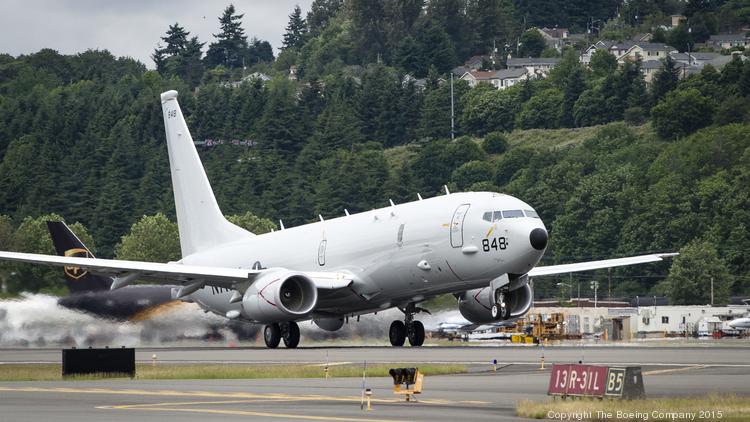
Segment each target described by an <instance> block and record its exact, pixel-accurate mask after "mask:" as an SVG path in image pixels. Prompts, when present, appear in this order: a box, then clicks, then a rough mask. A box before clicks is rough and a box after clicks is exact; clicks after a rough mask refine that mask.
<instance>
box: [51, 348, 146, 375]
mask: <svg viewBox="0 0 750 422" xmlns="http://www.w3.org/2000/svg"><path fill="white" fill-rule="evenodd" d="M80 374H110V375H116V376H122V374H126V375H128V376H130V377H131V378H134V377H135V349H133V348H125V347H123V348H120V349H110V348H104V349H92V348H88V349H76V348H73V349H63V351H62V375H63V377H66V376H70V375H80Z"/></svg>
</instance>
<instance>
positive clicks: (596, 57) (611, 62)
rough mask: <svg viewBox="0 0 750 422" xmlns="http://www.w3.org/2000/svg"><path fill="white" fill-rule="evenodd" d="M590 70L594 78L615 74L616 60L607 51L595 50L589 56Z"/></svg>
mask: <svg viewBox="0 0 750 422" xmlns="http://www.w3.org/2000/svg"><path fill="white" fill-rule="evenodd" d="M589 65H590V66H591V70H592V71H593V72H594V76H596V77H599V78H601V77H604V76H607V75H611V74H613V73H615V71H616V70H617V58H616V57H615V56H614V55H613V54H612V53H610V52H609V51H607V50H604V49H601V48H599V49H597V50H596V51H594V54H592V55H591V63H589Z"/></svg>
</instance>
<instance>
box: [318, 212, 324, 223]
mask: <svg viewBox="0 0 750 422" xmlns="http://www.w3.org/2000/svg"><path fill="white" fill-rule="evenodd" d="M318 218H320V222H321V223H322V222H323V221H325V220H323V216H322V215H320V214H318Z"/></svg>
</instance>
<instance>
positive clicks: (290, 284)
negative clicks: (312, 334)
mask: <svg viewBox="0 0 750 422" xmlns="http://www.w3.org/2000/svg"><path fill="white" fill-rule="evenodd" d="M317 303H318V289H317V288H316V287H315V283H313V281H312V280H310V278H309V277H307V276H306V275H305V274H304V273H300V272H297V271H290V270H286V269H283V268H279V269H277V270H273V269H269V270H267V272H266V274H263V275H261V276H260V277H259V278H258V279H256V280H255V282H253V284H252V285H250V287H248V289H247V291H245V295H244V296H243V298H242V313H243V316H244V317H245V318H247V319H250V320H253V321H257V322H263V323H274V322H284V321H294V320H297V319H300V317H304V316H305V315H307V314H309V313H310V312H311V311H312V310H313V309H314V308H315V305H317Z"/></svg>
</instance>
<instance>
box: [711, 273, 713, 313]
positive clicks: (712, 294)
mask: <svg viewBox="0 0 750 422" xmlns="http://www.w3.org/2000/svg"><path fill="white" fill-rule="evenodd" d="M711 306H714V278H713V277H711Z"/></svg>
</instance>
